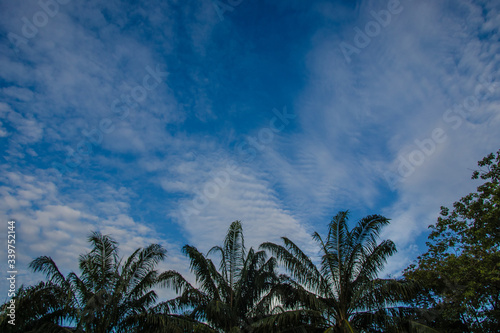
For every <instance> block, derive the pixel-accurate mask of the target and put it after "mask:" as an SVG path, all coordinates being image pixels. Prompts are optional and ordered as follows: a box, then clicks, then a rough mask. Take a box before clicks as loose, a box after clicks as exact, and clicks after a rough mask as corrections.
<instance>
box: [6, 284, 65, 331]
mask: <svg viewBox="0 0 500 333" xmlns="http://www.w3.org/2000/svg"><path fill="white" fill-rule="evenodd" d="M64 299H65V292H64V290H62V289H61V288H60V287H59V286H57V285H55V284H53V283H50V282H49V283H45V282H40V283H38V284H37V285H34V286H29V287H27V288H25V287H24V286H21V287H20V288H19V289H18V290H17V292H16V296H15V297H14V298H13V299H12V300H13V301H14V303H13V304H14V305H15V311H13V315H14V316H15V317H10V316H9V315H8V314H10V311H9V308H8V306H9V305H10V304H11V302H10V301H9V302H6V303H5V304H3V305H2V306H1V307H0V331H1V332H5V333H10V332H12V333H14V332H44V333H48V332H51V333H56V332H72V331H70V330H69V329H68V328H65V327H62V326H60V325H58V324H57V323H60V322H64V321H66V320H68V319H69V318H70V317H71V312H70V311H68V309H67V308H66V306H65V305H64V304H63V302H61V300H64ZM12 319H14V320H15V321H14V322H13V323H15V325H12V324H13V323H9V321H12Z"/></svg>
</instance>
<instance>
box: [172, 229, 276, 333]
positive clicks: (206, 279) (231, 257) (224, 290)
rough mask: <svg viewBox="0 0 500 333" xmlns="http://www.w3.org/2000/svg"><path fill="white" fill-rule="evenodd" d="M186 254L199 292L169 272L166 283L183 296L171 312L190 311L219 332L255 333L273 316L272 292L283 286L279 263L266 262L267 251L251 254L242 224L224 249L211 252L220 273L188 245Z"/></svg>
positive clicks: (221, 247)
mask: <svg viewBox="0 0 500 333" xmlns="http://www.w3.org/2000/svg"><path fill="white" fill-rule="evenodd" d="M183 251H184V253H186V255H187V256H188V257H189V259H190V260H191V270H192V271H193V272H194V274H195V275H196V281H197V283H198V284H199V289H197V288H195V287H193V286H192V285H191V284H189V283H188V282H187V281H186V280H185V279H184V278H183V277H182V276H180V274H178V273H176V272H173V271H171V272H169V273H168V274H170V278H169V280H168V282H167V284H168V285H169V286H172V287H175V288H176V289H177V290H179V291H182V295H181V296H179V297H178V298H176V299H174V300H172V301H171V302H170V305H171V306H172V308H175V309H178V310H179V309H182V310H190V315H191V316H192V317H193V318H196V319H198V320H201V321H206V322H207V323H208V324H209V325H210V326H211V327H212V330H215V331H217V332H249V331H254V329H255V328H256V327H258V321H259V320H260V319H261V318H263V317H265V316H266V315H267V314H269V313H270V312H271V310H270V307H271V301H270V298H271V296H270V294H269V292H270V290H271V289H272V286H274V285H275V284H276V283H277V281H278V276H277V275H276V272H275V267H276V259H275V258H274V257H273V258H270V259H267V256H266V253H265V251H257V252H256V251H254V250H253V249H252V248H250V250H248V252H247V251H246V249H245V244H244V237H243V229H242V226H241V222H240V221H234V222H233V223H232V224H231V226H230V227H229V229H228V231H227V235H226V237H225V239H224V244H223V245H222V246H214V247H213V248H212V249H210V251H209V252H208V254H218V255H219V256H220V265H219V268H218V269H217V267H216V265H215V264H214V263H213V262H212V260H211V259H209V258H207V257H206V256H204V255H203V254H202V253H200V252H199V251H198V250H197V249H196V248H195V247H193V246H190V245H186V246H184V248H183Z"/></svg>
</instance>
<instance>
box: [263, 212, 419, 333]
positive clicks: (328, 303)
mask: <svg viewBox="0 0 500 333" xmlns="http://www.w3.org/2000/svg"><path fill="white" fill-rule="evenodd" d="M347 221H348V212H347V211H343V212H339V213H338V214H337V215H336V216H335V217H333V219H332V221H331V222H330V224H329V227H328V234H327V236H326V238H325V239H323V238H322V237H321V236H320V235H319V234H318V233H317V232H315V233H313V235H312V237H313V239H314V241H315V242H316V243H317V244H318V245H319V250H320V253H321V260H320V262H319V263H317V264H315V262H314V261H313V260H312V259H311V258H309V257H308V256H307V255H306V254H304V252H303V251H302V250H301V249H300V248H299V247H298V246H297V245H296V244H295V243H293V242H292V241H291V240H290V239H288V238H286V237H283V238H282V240H283V245H277V244H273V243H264V244H262V245H261V248H263V249H265V250H268V251H270V252H271V253H272V254H274V255H275V256H276V257H277V258H278V260H279V261H280V262H282V263H283V265H284V267H285V268H286V269H287V271H288V272H290V274H291V277H292V279H290V281H289V287H288V289H289V290H288V293H287V294H288V295H289V297H288V299H287V300H286V302H285V303H286V305H287V306H288V308H290V309H292V308H295V309H298V310H300V309H303V310H309V312H308V315H309V316H310V320H314V319H315V320H317V321H320V322H321V324H320V325H319V327H320V328H321V329H322V331H324V332H328V333H330V332H389V331H391V330H392V329H397V327H398V325H399V326H400V329H401V322H400V318H401V317H402V316H403V314H404V313H405V312H406V311H408V310H409V309H408V308H406V307H404V306H402V304H403V302H405V301H407V300H408V299H409V296H410V294H411V293H412V292H413V287H412V286H411V285H410V284H408V283H405V282H402V281H399V280H395V279H380V278H378V274H379V273H380V271H381V270H382V269H383V267H384V264H385V263H386V261H387V258H388V257H390V256H391V255H393V254H394V253H396V247H395V245H394V243H393V242H392V241H390V240H384V241H382V242H380V243H378V242H377V238H378V236H379V232H380V230H381V229H382V227H384V226H386V225H387V224H389V220H388V219H387V218H385V217H383V216H380V215H370V216H367V217H364V218H362V219H361V220H360V221H359V222H358V223H357V225H356V226H355V227H354V228H353V229H352V230H349V228H348V226H347Z"/></svg>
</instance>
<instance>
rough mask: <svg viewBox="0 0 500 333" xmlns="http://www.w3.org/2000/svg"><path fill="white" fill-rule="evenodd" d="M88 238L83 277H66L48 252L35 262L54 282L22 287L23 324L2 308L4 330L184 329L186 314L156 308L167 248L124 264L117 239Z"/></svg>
mask: <svg viewBox="0 0 500 333" xmlns="http://www.w3.org/2000/svg"><path fill="white" fill-rule="evenodd" d="M88 240H89V242H90V243H91V245H92V250H91V251H90V252H89V253H86V254H83V255H81V256H80V260H79V264H80V265H79V266H80V270H81V275H80V276H78V275H77V274H75V273H73V272H72V273H69V274H68V275H67V276H64V275H63V274H62V273H61V272H60V271H59V268H58V267H57V265H56V264H55V262H54V261H53V260H52V259H51V258H50V257H47V256H41V257H38V258H37V259H35V260H33V261H32V262H31V264H30V267H31V268H32V269H33V270H34V271H35V272H42V273H44V274H45V275H46V276H47V278H48V282H42V283H40V284H38V285H36V286H34V287H29V288H26V289H23V288H21V289H20V290H19V291H18V294H17V296H16V302H17V304H18V307H17V311H19V312H18V316H19V318H18V320H17V321H16V322H17V323H18V324H19V325H16V326H15V327H12V325H9V326H10V327H9V326H7V323H6V321H5V319H4V318H5V313H4V312H2V314H1V317H0V318H2V319H1V321H0V328H2V331H4V329H5V331H6V330H7V329H10V330H11V331H12V332H67V331H68V329H67V328H65V327H63V325H66V326H68V325H71V326H73V327H74V329H73V330H74V331H76V332H92V333H108V332H130V331H132V330H133V331H134V332H138V331H141V329H142V328H144V327H148V328H149V329H148V330H147V331H148V332H153V331H154V330H156V329H164V328H167V327H179V325H178V322H179V321H182V318H179V317H175V316H170V317H168V316H165V315H164V314H159V312H158V309H157V307H155V306H154V305H155V303H156V299H157V296H156V293H155V291H154V290H152V288H153V287H155V286H157V285H159V284H161V283H162V281H163V278H164V277H163V276H161V275H160V274H159V273H158V271H156V270H155V267H156V266H157V264H158V263H159V262H160V261H162V260H163V259H164V258H165V256H166V250H165V249H164V248H162V247H161V246H160V245H158V244H151V245H149V246H148V247H146V248H142V249H137V250H136V251H135V252H134V253H133V254H132V255H131V256H130V257H129V258H128V259H127V260H126V261H125V263H124V264H123V265H122V264H121V261H120V260H119V258H118V247H117V243H116V242H115V241H114V240H113V239H111V238H110V237H109V236H107V235H101V234H100V233H98V232H94V233H92V234H91V235H90V237H89V239H88ZM5 306H6V305H4V306H3V310H5ZM159 316H161V318H159ZM172 321H174V322H175V324H173V325H172V324H171V323H172ZM188 326H189V325H188ZM191 326H193V325H191ZM171 331H172V332H175V330H171Z"/></svg>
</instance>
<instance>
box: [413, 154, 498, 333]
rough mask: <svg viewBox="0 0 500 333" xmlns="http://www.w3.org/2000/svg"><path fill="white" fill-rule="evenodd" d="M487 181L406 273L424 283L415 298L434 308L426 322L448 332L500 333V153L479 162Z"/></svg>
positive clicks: (445, 221)
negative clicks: (421, 290) (499, 330)
mask: <svg viewBox="0 0 500 333" xmlns="http://www.w3.org/2000/svg"><path fill="white" fill-rule="evenodd" d="M478 165H479V167H480V168H481V169H480V170H479V171H474V173H473V175H472V179H479V178H481V179H483V180H485V182H484V183H483V184H482V185H480V186H479V187H478V188H477V191H476V192H473V193H470V194H468V195H466V196H465V197H463V198H461V199H460V200H459V201H457V202H455V203H454V204H453V208H454V209H453V210H452V211H451V212H450V209H448V208H446V207H441V216H440V217H439V218H438V220H437V223H436V224H435V225H431V226H430V227H429V228H430V229H431V233H430V235H429V241H428V242H427V246H428V252H427V253H425V254H423V255H422V256H420V257H419V258H418V260H417V263H416V264H412V265H411V266H410V267H408V268H407V269H406V271H405V273H404V275H405V276H406V277H407V278H408V279H413V280H416V281H419V282H420V283H421V284H422V286H423V287H424V290H423V292H422V293H421V294H420V296H419V297H418V298H417V299H416V300H415V302H416V303H419V304H421V305H423V306H426V307H429V308H431V309H432V310H433V315H432V316H430V317H429V316H427V317H424V318H421V320H422V321H423V322H425V321H426V322H428V323H430V324H432V325H434V327H437V328H440V329H443V330H446V331H447V332H498V329H499V327H500V252H499V250H500V186H499V181H500V150H499V151H498V152H497V153H496V156H495V154H493V153H492V154H489V155H488V156H486V157H485V158H484V159H483V160H481V161H479V162H478Z"/></svg>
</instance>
